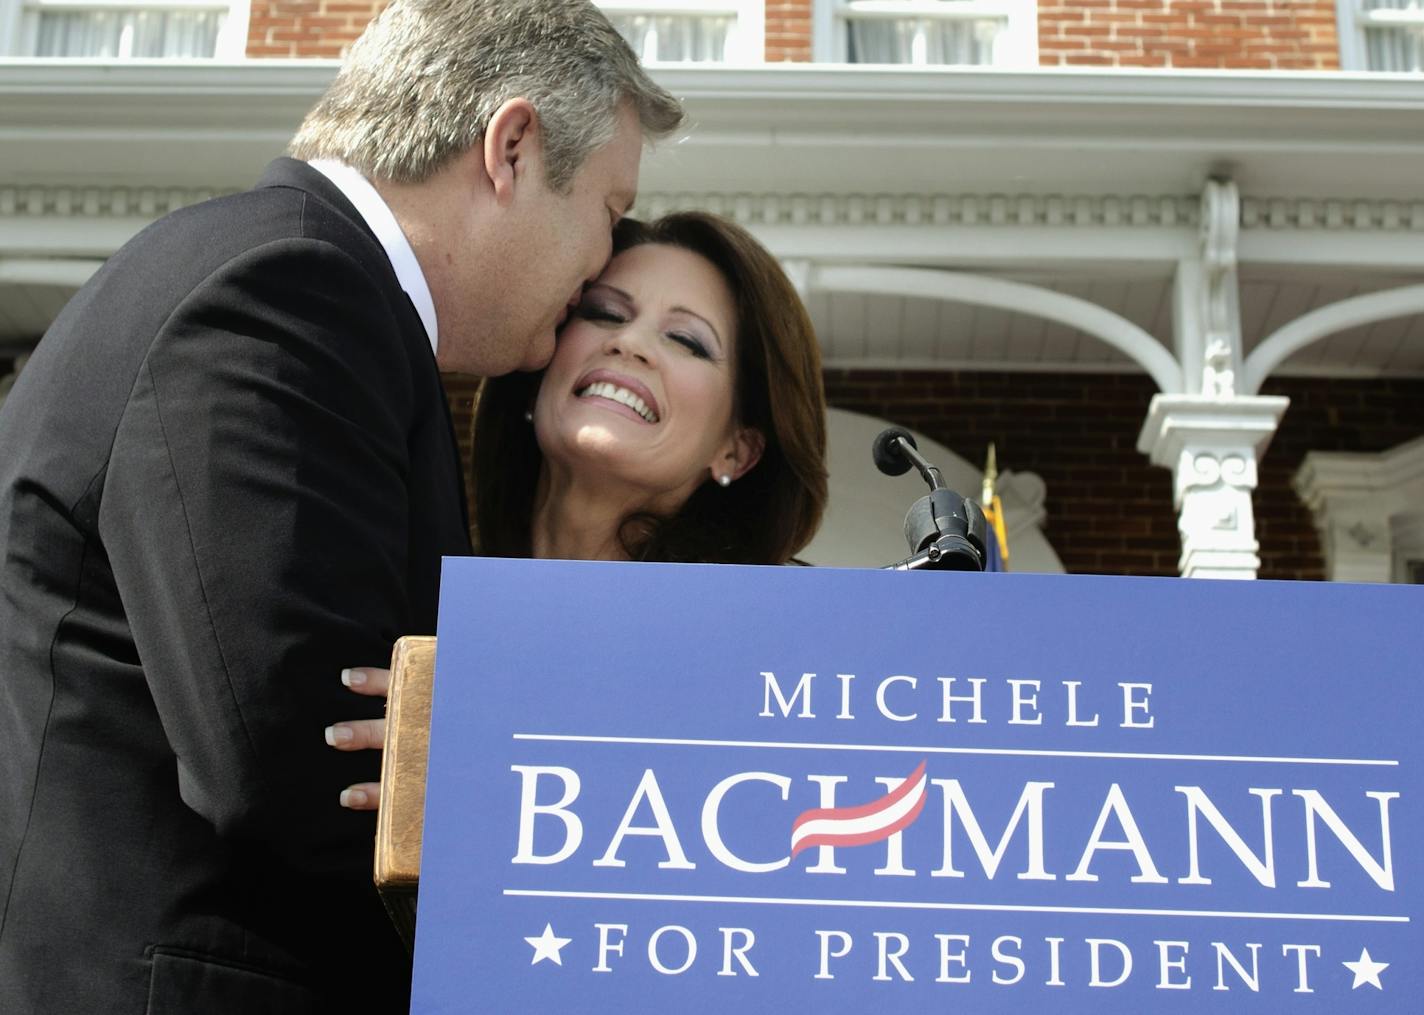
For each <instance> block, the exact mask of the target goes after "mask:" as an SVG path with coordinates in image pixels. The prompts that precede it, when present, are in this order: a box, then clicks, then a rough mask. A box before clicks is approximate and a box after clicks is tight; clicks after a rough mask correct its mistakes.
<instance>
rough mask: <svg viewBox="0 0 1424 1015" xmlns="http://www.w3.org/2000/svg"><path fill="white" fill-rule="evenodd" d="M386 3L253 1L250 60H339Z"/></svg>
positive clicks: (376, 0) (370, 0) (361, 0)
mask: <svg viewBox="0 0 1424 1015" xmlns="http://www.w3.org/2000/svg"><path fill="white" fill-rule="evenodd" d="M384 6H385V4H384V3H383V2H380V0H252V20H251V21H250V22H249V24H248V28H247V55H248V56H249V57H340V56H341V55H342V54H343V53H345V52H346V49H347V47H349V46H350V45H351V43H353V42H355V41H356V37H357V36H359V35H360V34H361V33H362V32H363V31H364V30H365V28H366V24H367V22H369V21H370V20H371V19H372V18H374V17H375V16H376V14H377V12H378V11H380V10H381V8H382V7H384Z"/></svg>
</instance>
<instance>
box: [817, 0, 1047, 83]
mask: <svg viewBox="0 0 1424 1015" xmlns="http://www.w3.org/2000/svg"><path fill="white" fill-rule="evenodd" d="M813 18H814V20H813V23H812V50H811V51H812V56H813V58H814V59H815V60H816V61H817V62H818V63H845V62H846V53H847V39H848V33H847V32H846V25H847V23H849V22H850V21H853V20H857V19H882V18H883V19H887V20H888V19H893V18H905V19H907V20H908V19H911V18H915V19H927V20H941V19H942V20H946V21H979V20H982V19H987V18H995V19H1001V20H1003V21H1004V30H1003V32H1002V33H1000V35H999V37H998V39H997V40H995V44H994V63H993V64H992V65H991V66H994V67H1012V68H1017V69H1024V68H1029V67H1037V66H1038V3H1037V0H816V5H815V8H814V14H813ZM896 66H904V67H913V66H920V65H918V64H913V63H910V64H897V65H896Z"/></svg>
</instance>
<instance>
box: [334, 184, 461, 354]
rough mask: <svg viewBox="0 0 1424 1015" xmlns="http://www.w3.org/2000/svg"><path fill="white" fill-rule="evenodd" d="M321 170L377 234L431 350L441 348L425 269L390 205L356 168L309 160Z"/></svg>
mask: <svg viewBox="0 0 1424 1015" xmlns="http://www.w3.org/2000/svg"><path fill="white" fill-rule="evenodd" d="M308 165H310V166H311V167H312V168H313V169H315V170H316V171H317V172H319V173H321V175H323V176H325V177H326V178H327V179H328V180H330V181H331V182H332V184H333V185H335V187H336V188H337V189H338V190H340V191H341V193H342V194H343V195H345V197H346V200H348V201H350V202H351V204H352V205H353V206H354V207H355V208H356V212H357V214H359V215H360V216H361V218H362V219H364V220H365V222H366V225H367V226H369V227H370V229H371V232H373V233H375V234H376V239H377V240H378V241H379V242H380V244H381V247H382V249H384V250H385V252H386V257H387V258H389V259H390V262H391V267H392V268H394V269H395V273H396V281H398V282H400V286H401V288H402V289H404V290H405V293H406V295H407V296H409V297H410V302H411V303H412V304H414V306H415V312H416V313H417V314H419V315H420V322H421V323H422V324H423V325H425V334H426V335H428V336H429V338H430V351H431V352H435V351H436V350H438V349H439V347H440V334H439V330H438V327H437V324H436V320H435V300H434V299H432V298H431V295H430V286H429V285H428V284H427V283H426V281H425V272H423V271H421V270H420V262H419V261H417V260H416V259H415V251H414V250H412V249H411V247H410V241H409V240H407V239H406V238H405V233H404V232H402V231H401V227H400V223H399V222H397V221H396V217H395V215H394V214H392V213H391V209H390V206H389V205H387V204H386V202H385V201H384V200H383V199H382V197H381V195H380V194H379V193H378V192H377V191H376V188H375V187H373V186H372V185H371V181H370V180H368V179H366V178H365V177H364V176H362V175H361V174H360V173H359V172H358V171H357V170H355V169H353V168H352V167H350V166H348V165H347V164H346V163H344V162H339V161H337V160H336V159H312V160H311V162H309V163H308Z"/></svg>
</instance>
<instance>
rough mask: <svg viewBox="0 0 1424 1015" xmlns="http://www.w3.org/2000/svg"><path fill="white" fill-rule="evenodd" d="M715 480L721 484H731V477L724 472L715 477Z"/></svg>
mask: <svg viewBox="0 0 1424 1015" xmlns="http://www.w3.org/2000/svg"><path fill="white" fill-rule="evenodd" d="M717 482H719V483H721V484H722V485H723V486H731V485H732V477H731V476H729V475H727V474H726V473H725V472H724V473H722V474H721V475H720V476H718V477H717Z"/></svg>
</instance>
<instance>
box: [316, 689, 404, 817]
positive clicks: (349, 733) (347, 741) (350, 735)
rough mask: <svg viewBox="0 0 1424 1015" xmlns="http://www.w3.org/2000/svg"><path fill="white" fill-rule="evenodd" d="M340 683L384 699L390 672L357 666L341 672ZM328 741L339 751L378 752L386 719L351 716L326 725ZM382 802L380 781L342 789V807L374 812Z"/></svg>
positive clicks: (383, 743)
mask: <svg viewBox="0 0 1424 1015" xmlns="http://www.w3.org/2000/svg"><path fill="white" fill-rule="evenodd" d="M341 682H342V683H343V684H345V685H346V686H347V687H349V688H351V690H353V691H355V692H356V693H357V694H365V695H369V696H372V697H381V698H384V697H385V696H386V694H387V693H388V691H389V689H390V685H391V671H390V670H383V669H379V668H377V667H375V666H354V667H352V668H351V669H349V670H342V671H341ZM326 742H327V743H328V744H330V745H331V746H332V747H335V748H336V749H337V750H338V751H366V750H375V751H379V750H380V749H381V748H382V747H383V746H384V745H385V742H386V720H384V719H351V720H349V721H347V722H338V723H333V724H332V725H330V726H328V727H327V728H326ZM380 804H381V784H380V783H378V782H358V783H356V784H355V785H354V786H347V787H346V788H345V789H344V790H342V791H341V806H342V807H349V808H351V810H353V811H374V810H376V809H377V808H378V807H379V806H380Z"/></svg>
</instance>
